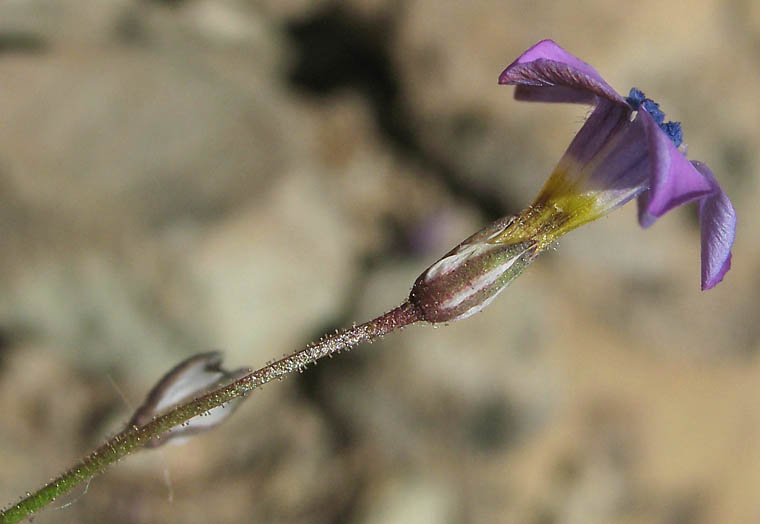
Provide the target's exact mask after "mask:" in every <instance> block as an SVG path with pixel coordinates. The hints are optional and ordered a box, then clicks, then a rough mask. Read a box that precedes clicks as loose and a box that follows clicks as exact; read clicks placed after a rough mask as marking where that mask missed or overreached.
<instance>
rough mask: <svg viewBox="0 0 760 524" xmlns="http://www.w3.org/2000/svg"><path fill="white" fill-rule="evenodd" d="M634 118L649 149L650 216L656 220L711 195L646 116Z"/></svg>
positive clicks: (709, 186) (701, 178) (705, 182)
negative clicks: (639, 124) (674, 209)
mask: <svg viewBox="0 0 760 524" xmlns="http://www.w3.org/2000/svg"><path fill="white" fill-rule="evenodd" d="M637 118H641V119H642V123H643V124H644V130H645V131H646V134H647V144H648V146H649V161H650V168H651V174H650V181H649V205H648V206H647V212H648V213H649V214H650V215H653V216H655V217H658V218H659V217H661V216H662V215H664V214H665V213H667V212H668V211H670V210H671V209H673V208H674V207H678V206H680V205H681V204H685V203H686V202H689V201H691V200H695V199H697V198H700V197H702V196H704V195H706V194H708V193H710V192H712V191H713V187H712V184H711V183H710V181H709V180H708V179H707V178H705V177H704V176H702V174H700V172H699V171H697V170H696V169H695V168H694V166H692V165H691V163H690V162H689V161H688V160H687V159H686V157H685V156H684V155H683V154H682V153H681V152H680V151H679V150H678V149H677V148H676V146H675V145H674V144H673V142H672V141H671V140H670V138H668V136H667V135H666V134H665V133H664V132H663V131H662V129H660V127H659V126H658V125H657V122H655V121H654V119H653V118H652V116H651V115H650V114H649V113H647V112H646V111H645V110H643V109H640V110H639V114H638V117H637Z"/></svg>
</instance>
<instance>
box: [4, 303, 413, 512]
mask: <svg viewBox="0 0 760 524" xmlns="http://www.w3.org/2000/svg"><path fill="white" fill-rule="evenodd" d="M419 320H420V317H419V313H418V311H417V309H416V308H415V307H414V306H413V305H412V304H410V303H409V302H404V303H403V304H401V305H400V306H398V307H397V308H395V309H393V310H391V311H389V312H388V313H386V314H384V315H381V316H379V317H377V318H375V319H373V320H370V321H368V322H365V323H363V324H359V325H356V326H353V327H351V328H349V329H345V330H343V331H338V332H336V333H334V334H332V335H328V336H325V337H323V338H322V339H320V340H319V341H318V342H315V343H313V344H309V345H308V346H306V347H305V348H304V349H301V350H300V351H296V352H295V353H292V354H290V355H288V356H286V357H285V358H282V359H280V360H278V361H276V362H274V363H272V364H269V365H267V366H264V367H263V368H261V369H259V370H257V371H253V372H251V373H249V374H246V375H245V376H244V377H242V378H239V379H238V380H235V381H234V382H232V383H231V384H229V385H227V386H224V387H222V388H219V389H216V390H214V391H211V392H209V393H207V394H205V395H203V396H201V397H199V398H197V399H195V400H192V401H191V402H188V403H186V404H183V405H180V406H177V407H175V408H174V409H172V410H171V411H169V412H168V413H166V414H164V415H161V416H159V417H156V418H155V419H153V420H152V421H150V422H148V423H147V424H145V425H144V426H140V427H137V426H130V427H128V428H127V429H125V430H124V431H122V432H120V433H119V434H117V435H116V436H115V437H113V438H111V439H110V440H108V442H106V443H105V444H103V445H102V446H100V447H99V448H97V449H96V450H95V451H93V452H92V453H90V454H89V455H88V456H87V457H86V458H84V459H83V460H82V461H81V462H79V463H78V464H76V465H75V466H73V467H72V468H71V469H69V470H68V471H66V472H65V473H63V474H62V475H61V476H59V477H58V478H56V479H53V480H52V481H50V482H49V483H47V484H46V485H45V486H43V487H42V488H40V489H39V490H37V491H35V492H34V493H32V494H30V495H28V496H26V497H24V498H23V499H22V500H21V501H19V502H18V503H16V504H13V505H12V506H9V507H8V508H6V509H4V510H3V511H2V512H0V523H2V524H13V523H15V522H20V521H21V520H23V519H24V518H26V517H28V516H30V515H32V514H33V513H35V512H37V511H39V510H40V509H42V508H44V507H45V506H46V505H48V504H50V503H51V502H53V501H54V500H56V499H57V498H58V497H60V496H61V495H64V494H66V493H68V492H69V491H71V489H72V488H74V487H75V486H76V485H77V484H79V483H81V482H84V481H85V480H87V479H89V478H91V477H93V476H95V475H98V474H100V473H102V472H103V471H104V470H105V469H106V468H107V467H108V466H110V465H111V464H113V463H115V462H117V461H118V460H119V459H121V458H122V457H125V456H127V455H128V454H130V453H132V452H134V451H136V450H138V449H140V448H142V447H143V446H144V445H146V444H148V443H150V442H153V441H155V439H157V438H160V437H161V435H162V434H164V433H166V432H167V431H171V429H172V428H175V427H177V426H180V425H182V424H184V423H186V422H187V421H188V420H190V419H191V418H193V417H197V416H198V415H202V414H204V413H206V412H208V411H210V410H212V409H214V408H216V407H218V406H223V405H225V404H226V403H228V402H230V401H232V400H234V399H236V398H238V397H242V396H244V395H246V394H248V393H249V392H251V391H253V390H254V389H256V388H259V387H261V386H263V385H264V384H267V383H268V382H271V381H273V380H275V379H282V378H284V377H285V376H286V375H289V374H290V373H293V372H294V371H301V370H303V369H304V368H305V367H306V366H308V365H309V364H312V363H314V362H316V361H317V360H319V359H321V358H323V357H326V356H330V355H332V354H334V353H337V352H340V351H343V350H348V349H351V348H352V347H354V346H356V345H358V344H361V343H362V342H371V341H373V340H375V339H378V338H380V337H382V336H384V335H386V334H388V333H391V332H393V331H396V330H398V329H401V328H403V327H405V326H408V325H410V324H413V323H415V322H418V321H419Z"/></svg>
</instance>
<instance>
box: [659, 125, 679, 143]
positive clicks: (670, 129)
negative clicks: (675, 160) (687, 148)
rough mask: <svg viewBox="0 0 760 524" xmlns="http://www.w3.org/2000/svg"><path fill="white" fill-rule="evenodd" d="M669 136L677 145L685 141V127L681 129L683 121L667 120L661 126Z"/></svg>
mask: <svg viewBox="0 0 760 524" xmlns="http://www.w3.org/2000/svg"><path fill="white" fill-rule="evenodd" d="M660 129H662V130H663V131H664V132H665V134H666V135H668V138H670V139H671V140H672V141H673V143H674V144H675V145H676V147H678V146H680V145H681V144H682V143H683V129H681V122H666V123H664V124H662V125H661V126H660Z"/></svg>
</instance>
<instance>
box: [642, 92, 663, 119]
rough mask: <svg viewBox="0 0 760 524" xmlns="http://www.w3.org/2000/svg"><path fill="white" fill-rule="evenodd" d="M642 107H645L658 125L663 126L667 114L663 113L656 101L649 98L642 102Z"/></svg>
mask: <svg viewBox="0 0 760 524" xmlns="http://www.w3.org/2000/svg"><path fill="white" fill-rule="evenodd" d="M641 107H643V108H644V109H645V110H646V112H647V113H649V114H650V115H651V117H652V118H654V121H655V122H657V125H658V126H660V125H662V122H663V121H664V120H665V113H663V112H662V109H660V104H658V103H657V102H655V101H654V100H651V99H649V98H647V99H646V100H644V102H642V104H641Z"/></svg>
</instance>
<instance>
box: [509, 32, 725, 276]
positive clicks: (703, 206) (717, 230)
mask: <svg viewBox="0 0 760 524" xmlns="http://www.w3.org/2000/svg"><path fill="white" fill-rule="evenodd" d="M499 83H500V84H509V85H515V86H517V87H516V89H515V98H516V99H517V100H526V101H540V102H574V103H584V104H590V105H594V106H595V108H594V110H593V112H592V113H591V115H590V116H589V118H588V119H587V120H586V122H585V124H584V125H583V127H582V128H581V129H580V131H579V132H578V134H577V135H576V136H575V138H574V139H573V141H572V142H571V143H570V146H569V147H568V149H567V151H566V152H565V154H564V156H563V157H562V159H561V160H560V161H559V163H558V164H557V167H556V168H555V169H554V172H553V173H552V175H551V177H550V178H549V180H548V181H547V182H546V184H545V185H544V187H543V189H542V190H541V192H540V194H539V196H538V197H537V198H536V201H535V202H534V203H533V205H532V206H531V207H530V208H529V210H526V212H524V213H522V214H521V216H520V220H519V223H520V227H517V228H511V229H510V230H507V231H505V232H504V233H503V238H500V239H498V240H502V241H510V242H513V241H515V240H516V239H519V238H521V237H523V238H524V237H526V236H527V237H534V238H538V240H539V241H540V244H541V245H539V249H540V248H542V247H544V246H545V245H548V244H549V243H551V242H553V241H554V240H555V239H556V238H557V237H559V236H560V235H562V234H564V233H566V232H568V231H570V230H571V229H574V228H576V227H578V226H580V225H582V224H585V223H587V222H590V221H592V220H595V219H597V218H599V217H601V216H603V215H606V214H607V213H609V212H610V211H612V210H613V209H616V208H617V207H619V206H621V205H623V204H625V203H626V202H628V201H629V200H631V199H632V198H634V197H637V198H638V206H639V223H640V224H641V225H642V227H648V226H650V225H651V224H652V223H653V222H654V221H655V220H656V219H657V218H659V217H661V216H662V215H664V214H665V213H667V212H668V211H670V210H671V209H673V208H675V207H677V206H680V205H681V204H685V203H687V202H690V201H692V200H698V201H699V219H700V225H701V235H702V289H703V290H707V289H710V288H712V287H713V286H715V285H716V284H717V283H718V282H720V281H721V280H723V277H724V275H725V274H726V272H727V271H728V270H729V268H730V267H731V247H732V245H733V242H734V237H735V234H736V213H735V211H734V208H733V206H732V205H731V201H730V200H729V198H728V196H726V194H725V193H724V192H723V190H722V189H721V188H720V186H719V185H718V182H717V181H716V180H715V178H714V176H713V174H712V172H711V171H710V169H709V168H708V167H707V166H706V165H704V164H703V163H701V162H697V161H692V162H689V161H688V160H687V159H686V156H685V155H684V153H683V152H682V151H681V150H679V146H681V142H682V140H683V133H682V130H681V125H680V124H679V123H677V122H665V114H664V113H663V112H662V111H661V110H660V108H659V105H658V104H657V103H656V102H654V101H652V100H650V99H648V98H646V96H645V95H644V93H642V92H641V91H640V90H638V89H636V88H634V89H631V91H630V93H629V95H628V96H627V97H622V96H621V95H619V94H618V93H617V92H616V91H615V90H614V89H613V88H612V87H610V85H609V84H607V82H605V81H604V79H603V78H602V77H601V76H600V75H599V73H597V72H596V70H595V69H594V68H593V67H591V66H590V65H589V64H587V63H585V62H583V61H582V60H580V59H578V58H577V57H575V56H573V55H572V54H570V53H568V52H567V51H565V50H564V49H562V48H561V47H560V46H559V45H557V44H556V43H555V42H553V41H551V40H543V41H541V42H539V43H537V44H536V45H534V46H533V47H531V48H530V49H528V50H527V51H525V52H524V53H523V54H522V55H520V57H519V58H518V59H517V60H515V61H514V62H513V63H512V64H511V65H510V66H509V67H507V68H506V69H505V70H504V72H503V73H502V74H501V76H500V77H499Z"/></svg>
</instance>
